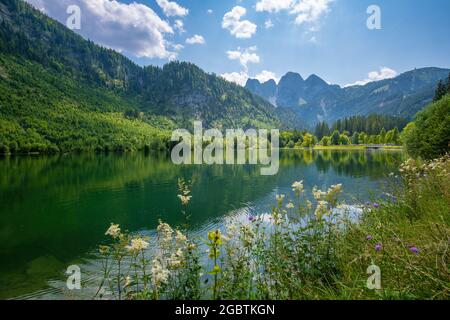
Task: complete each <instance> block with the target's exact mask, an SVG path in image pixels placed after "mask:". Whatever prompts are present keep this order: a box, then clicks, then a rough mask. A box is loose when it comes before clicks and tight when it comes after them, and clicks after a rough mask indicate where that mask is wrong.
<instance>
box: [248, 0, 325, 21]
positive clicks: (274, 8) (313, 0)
mask: <svg viewBox="0 0 450 320" xmlns="http://www.w3.org/2000/svg"><path fill="white" fill-rule="evenodd" d="M333 1H334V0H259V1H258V2H257V3H256V11H258V12H263V11H265V12H270V13H273V12H280V11H288V12H289V13H290V14H292V15H295V16H296V17H295V23H296V24H299V25H300V24H303V23H306V22H308V23H315V22H317V21H318V20H319V19H320V17H321V16H323V15H324V14H325V13H326V12H328V11H329V7H330V4H331V3H332V2H333Z"/></svg>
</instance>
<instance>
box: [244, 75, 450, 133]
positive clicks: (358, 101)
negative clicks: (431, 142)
mask: <svg viewBox="0 0 450 320" xmlns="http://www.w3.org/2000/svg"><path fill="white" fill-rule="evenodd" d="M449 72H450V70H448V69H439V68H423V69H416V70H413V71H410V72H406V73H404V74H401V75H399V76H398V77H396V78H393V79H387V80H382V81H378V82H371V83H368V84H366V85H364V86H352V87H347V88H341V87H339V86H337V85H329V84H327V83H326V82H325V81H324V80H322V79H321V78H319V77H318V76H316V75H311V76H310V77H309V78H308V79H306V80H304V79H303V78H302V77H301V76H300V75H299V74H298V73H293V72H289V73H287V74H286V75H285V76H283V77H282V78H281V80H280V82H279V83H278V85H275V87H274V86H273V83H272V81H273V80H272V81H271V82H270V83H262V84H261V83H259V81H258V80H254V79H250V80H249V81H248V82H247V85H246V88H247V89H249V90H250V91H252V92H253V93H255V94H258V95H260V96H261V97H263V98H265V99H267V100H268V101H270V102H271V103H272V104H273V105H274V106H277V107H280V108H288V109H291V110H293V111H295V112H296V113H297V114H298V116H299V117H300V118H301V119H303V120H304V121H305V122H306V123H308V125H310V126H311V125H314V124H315V123H317V122H318V121H323V120H325V121H328V122H331V121H334V120H337V119H340V118H344V117H348V116H352V115H369V114H386V115H395V116H401V117H405V118H412V117H413V116H414V114H416V113H417V112H418V111H420V110H421V109H422V108H423V107H424V106H426V105H427V104H428V103H429V102H430V101H431V100H432V97H433V95H434V91H435V88H436V85H437V83H438V81H439V80H441V79H444V78H446V77H447V76H448V74H449ZM267 87H270V88H271V89H270V90H267V89H266V88H267Z"/></svg>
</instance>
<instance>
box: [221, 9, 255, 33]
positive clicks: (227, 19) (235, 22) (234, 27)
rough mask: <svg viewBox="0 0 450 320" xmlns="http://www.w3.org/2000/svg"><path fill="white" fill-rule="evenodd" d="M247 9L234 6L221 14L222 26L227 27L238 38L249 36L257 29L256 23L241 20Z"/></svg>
mask: <svg viewBox="0 0 450 320" xmlns="http://www.w3.org/2000/svg"><path fill="white" fill-rule="evenodd" d="M246 13H247V10H246V9H245V8H243V7H241V6H236V7H234V8H233V9H232V10H231V11H229V12H227V13H226V14H225V15H224V16H223V20H222V28H224V29H228V30H229V31H230V33H231V34H232V35H233V36H235V37H236V38H238V39H248V38H251V37H252V36H253V35H254V34H255V33H256V30H257V28H258V27H257V25H256V24H254V23H252V22H250V21H249V20H241V18H242V17H244V16H245V14H246Z"/></svg>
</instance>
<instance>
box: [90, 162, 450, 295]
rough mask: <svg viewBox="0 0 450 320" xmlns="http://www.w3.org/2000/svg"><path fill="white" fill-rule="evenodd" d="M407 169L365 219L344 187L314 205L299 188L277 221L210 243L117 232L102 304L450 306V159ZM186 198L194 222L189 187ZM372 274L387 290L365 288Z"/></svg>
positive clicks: (264, 219) (165, 232)
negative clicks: (400, 302) (433, 302)
mask: <svg viewBox="0 0 450 320" xmlns="http://www.w3.org/2000/svg"><path fill="white" fill-rule="evenodd" d="M400 171H401V172H402V179H401V183H400V185H398V186H397V188H395V187H394V190H395V191H394V195H393V196H392V197H390V198H389V199H388V200H386V199H385V200H380V201H378V203H367V204H365V205H364V206H362V207H363V212H362V214H361V215H360V216H359V219H358V220H356V219H355V217H354V216H352V214H351V212H350V211H349V209H348V207H347V206H345V205H343V204H342V203H340V202H339V195H340V193H341V191H342V188H343V186H342V185H334V186H331V187H330V188H329V189H328V190H327V191H321V190H318V189H317V188H313V190H312V194H313V196H314V198H315V200H316V201H315V203H314V204H313V203H311V202H309V201H308V200H306V199H305V197H304V196H305V190H304V188H303V183H302V182H301V181H298V182H294V183H293V185H292V188H293V191H294V192H295V197H294V199H287V198H285V196H283V195H278V196H277V197H276V204H275V205H274V206H273V208H272V211H271V213H268V214H264V215H261V216H259V217H253V216H251V217H249V218H248V219H246V220H245V221H243V219H239V218H236V220H235V221H230V222H229V224H228V225H227V226H226V229H225V230H214V231H211V232H209V233H208V234H207V235H205V239H195V238H190V237H189V236H188V235H186V234H183V232H182V231H180V230H173V229H172V228H171V227H170V226H169V225H167V224H165V223H161V224H160V225H159V227H158V229H157V232H158V234H157V236H156V237H155V238H153V239H150V238H144V237H141V236H131V235H130V234H128V233H126V232H122V231H121V229H120V227H119V226H118V225H114V224H112V225H111V227H110V228H109V229H108V231H107V232H106V235H108V236H110V237H111V238H112V240H113V243H112V245H111V244H110V245H108V246H101V248H100V250H101V253H102V254H103V255H104V258H105V260H104V274H103V276H104V277H103V281H102V283H101V285H100V289H99V292H98V295H97V297H100V296H101V297H105V296H104V295H105V294H106V293H107V292H108V291H109V294H111V296H109V297H110V298H116V299H211V298H212V299H231V300H235V299H239V300H244V299H449V298H450V283H449V281H448V279H449V277H450V271H449V269H448V266H449V263H450V250H449V242H448V239H449V237H450V216H449V214H448V213H449V212H450V193H449V190H450V157H448V156H447V157H445V158H442V159H439V160H435V161H433V162H430V163H425V164H420V163H418V162H416V161H414V160H408V161H407V162H406V163H404V164H403V165H402V167H401V170H400ZM179 198H180V200H181V202H182V204H183V206H184V208H185V210H184V214H185V216H186V217H188V215H187V214H186V212H187V211H188V205H189V201H190V199H191V194H190V189H189V187H187V184H186V183H184V182H183V181H181V182H180V195H179ZM300 222H302V223H300ZM150 248H151V249H150ZM373 266H376V267H375V268H380V271H381V288H379V289H369V287H368V286H367V284H368V283H370V284H374V283H373V282H372V281H368V278H369V276H370V275H369V274H367V270H368V268H369V267H373ZM105 289H107V290H108V291H105ZM106 297H108V296H106Z"/></svg>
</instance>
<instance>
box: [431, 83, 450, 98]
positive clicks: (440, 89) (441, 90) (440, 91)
mask: <svg viewBox="0 0 450 320" xmlns="http://www.w3.org/2000/svg"><path fill="white" fill-rule="evenodd" d="M447 87H448V85H447V86H446V85H444V82H442V80H439V83H438V85H437V88H436V92H435V94H434V98H433V102H436V101H439V100H441V99H442V97H443V96H445V94H446V93H447Z"/></svg>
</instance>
